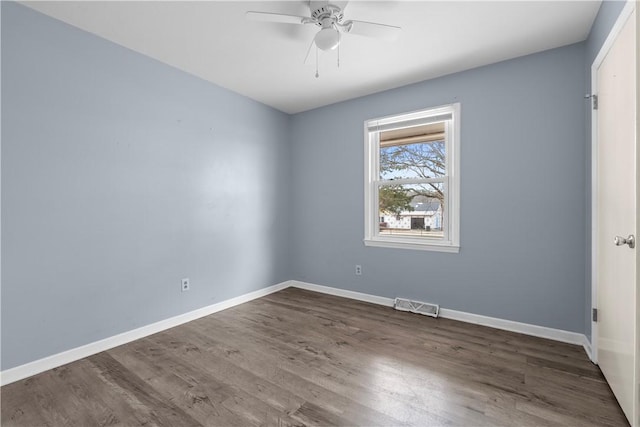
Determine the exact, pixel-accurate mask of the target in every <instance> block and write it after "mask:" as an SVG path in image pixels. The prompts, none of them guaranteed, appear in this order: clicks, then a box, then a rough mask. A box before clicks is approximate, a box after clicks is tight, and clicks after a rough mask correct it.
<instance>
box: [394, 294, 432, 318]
mask: <svg viewBox="0 0 640 427" xmlns="http://www.w3.org/2000/svg"><path fill="white" fill-rule="evenodd" d="M393 308H395V309H396V310H400V311H410V312H411V313H418V314H424V315H426V316H431V317H438V312H439V311H440V306H439V305H438V304H429V303H428V302H421V301H411V300H409V299H404V298H396V299H395V301H394V302H393Z"/></svg>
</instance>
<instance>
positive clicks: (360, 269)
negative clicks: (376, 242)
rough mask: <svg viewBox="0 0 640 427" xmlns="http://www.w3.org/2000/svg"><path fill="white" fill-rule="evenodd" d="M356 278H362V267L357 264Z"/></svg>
mask: <svg viewBox="0 0 640 427" xmlns="http://www.w3.org/2000/svg"><path fill="white" fill-rule="evenodd" d="M356 276H362V266H361V265H357V264H356Z"/></svg>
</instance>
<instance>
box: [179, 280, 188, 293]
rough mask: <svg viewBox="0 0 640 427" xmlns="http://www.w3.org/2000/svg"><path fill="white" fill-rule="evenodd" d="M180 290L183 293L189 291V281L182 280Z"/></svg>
mask: <svg viewBox="0 0 640 427" xmlns="http://www.w3.org/2000/svg"><path fill="white" fill-rule="evenodd" d="M180 289H182V292H186V291H188V290H189V279H182V281H181V282H180Z"/></svg>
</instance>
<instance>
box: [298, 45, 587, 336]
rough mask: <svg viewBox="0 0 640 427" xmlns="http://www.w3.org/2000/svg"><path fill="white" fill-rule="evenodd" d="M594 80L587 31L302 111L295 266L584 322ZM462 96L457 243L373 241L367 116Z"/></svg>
mask: <svg viewBox="0 0 640 427" xmlns="http://www.w3.org/2000/svg"><path fill="white" fill-rule="evenodd" d="M584 87H585V73H584V44H583V43H580V44H576V45H571V46H567V47H563V48H559V49H555V50H551V51H546V52H542V53H538V54H534V55H530V56H526V57H522V58H519V59H515V60H510V61H506V62H502V63H498V64H494V65H490V66H486V67H482V68H477V69H474V70H470V71H467V72H462V73H458V74H454V75H449V76H446V77H442V78H438V79H435V80H429V81H425V82H421V83H418V84H414V85H410V86H406V87H402V88H399V89H394V90H391V91H387V92H383V93H379V94H375V95H371V96H367V97H364V98H360V99H355V100H351V101H347V102H343V103H340V104H335V105H331V106H328V107H324V108H320V109H317V110H313V111H309V112H306V113H302V114H299V115H296V116H294V117H293V122H292V156H293V158H292V161H293V175H294V177H295V179H294V180H293V189H292V191H293V198H292V200H293V201H294V205H293V232H292V233H291V234H290V236H291V237H292V261H291V268H292V273H293V278H294V279H297V280H302V281H308V282H312V283H317V284H322V285H328V286H335V287H338V288H344V289H348V290H353V291H359V292H365V293H370V294H374V295H381V296H385V297H395V296H403V297H408V298H415V299H419V300H426V301H431V302H435V303H439V304H441V305H442V306H443V307H446V308H450V309H456V310H463V311H467V312H471V313H477V314H482V315H487V316H495V317H499V318H503V319H510V320H515V321H520V322H526V323H532V324H536V325H542V326H548V327H554V328H560V329H565V330H569V331H576V332H582V331H583V330H584V320H583V319H584V307H585V257H584V246H585V185H584V175H585V171H584V168H585V162H586V144H585V137H586V135H585V125H584V114H585V113H584V99H583V96H584ZM456 101H457V102H460V103H461V108H462V113H461V123H462V129H461V132H462V134H461V163H462V164H461V250H460V253H459V254H447V253H435V252H423V251H411V250H398V249H387V248H375V247H365V246H364V245H363V242H362V238H363V228H364V226H363V197H364V196H363V191H364V190H363V187H364V177H363V144H364V143H363V121H364V120H366V119H369V118H374V117H380V116H385V115H389V114H395V113H402V112H407V111H412V110H417V109H422V108H426V107H430V106H437V105H441V104H446V103H452V102H456ZM355 264H361V265H362V267H363V275H362V276H355V275H354V265H355Z"/></svg>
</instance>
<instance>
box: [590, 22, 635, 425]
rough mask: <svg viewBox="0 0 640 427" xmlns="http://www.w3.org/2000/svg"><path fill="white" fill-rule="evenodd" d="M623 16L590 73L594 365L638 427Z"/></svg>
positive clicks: (627, 44) (628, 51)
mask: <svg viewBox="0 0 640 427" xmlns="http://www.w3.org/2000/svg"><path fill="white" fill-rule="evenodd" d="M625 15H627V17H626V18H623V20H622V21H621V22H622V23H623V24H622V26H621V27H618V28H621V29H620V30H619V32H617V35H613V34H614V33H612V35H613V37H615V38H614V39H613V43H612V44H610V48H609V50H608V52H606V56H604V59H603V60H602V62H601V63H600V65H599V66H598V67H597V70H596V72H597V75H596V86H597V88H596V92H595V93H596V94H597V102H598V107H597V110H596V113H595V118H596V120H597V122H596V128H597V136H596V138H597V139H596V146H597V149H596V155H597V159H596V164H597V173H596V194H595V195H596V209H597V211H596V212H595V215H596V216H595V218H596V235H595V242H596V243H595V245H596V260H597V266H596V271H597V279H596V284H597V285H596V286H597V291H596V294H597V301H596V304H597V305H596V307H597V308H598V322H597V328H596V330H597V341H596V342H597V344H596V346H597V359H598V365H600V369H601V370H602V372H603V374H604V376H605V377H606V379H607V381H608V382H609V385H610V386H611V389H612V390H613V392H614V394H615V395H616V398H617V399H618V402H619V403H620V406H621V407H622V409H623V411H624V413H625V414H626V416H627V418H628V419H629V422H630V423H631V424H632V425H638V422H637V419H638V418H637V417H638V415H637V411H638V409H637V406H638V394H637V393H638V387H637V385H636V384H637V381H638V377H637V373H636V363H637V342H636V334H637V330H636V328H637V317H636V315H637V314H636V313H637V294H636V256H637V254H636V253H637V249H635V248H632V247H631V246H633V244H626V243H625V240H624V239H627V238H628V237H629V236H630V235H633V236H635V235H636V186H637V182H636V180H637V177H636V148H635V147H636V18H635V11H633V12H632V13H631V14H630V15H629V14H625ZM621 16H622V15H621ZM616 239H617V240H616Z"/></svg>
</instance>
